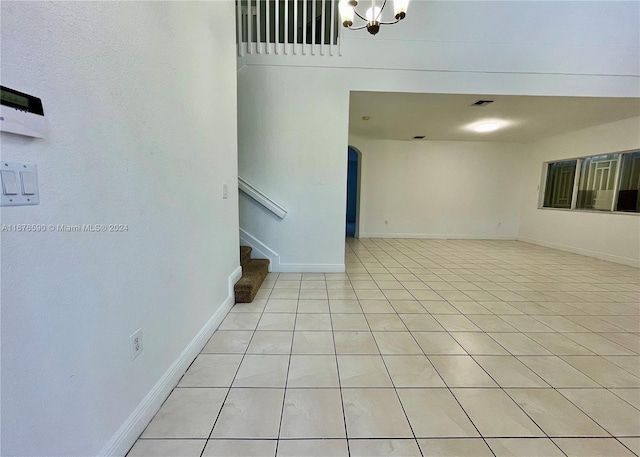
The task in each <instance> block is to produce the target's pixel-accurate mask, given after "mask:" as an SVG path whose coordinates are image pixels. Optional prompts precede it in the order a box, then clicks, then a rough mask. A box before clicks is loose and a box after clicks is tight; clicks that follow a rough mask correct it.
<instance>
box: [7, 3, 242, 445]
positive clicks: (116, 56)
mask: <svg viewBox="0 0 640 457" xmlns="http://www.w3.org/2000/svg"><path fill="white" fill-rule="evenodd" d="M1 8H2V85H4V86H8V87H11V88H15V89H17V90H20V91H23V92H27V93H31V94H34V95H36V96H38V97H41V98H42V101H43V104H44V111H45V114H46V119H47V122H48V135H47V138H46V139H44V140H36V139H29V138H26V137H20V136H16V135H12V134H6V133H2V134H1V140H2V160H5V161H24V162H29V163H35V164H37V166H38V173H39V181H40V192H41V195H40V205H39V206H28V207H13V208H2V211H1V213H0V214H1V216H2V224H45V225H49V224H54V225H57V224H69V225H75V224H126V225H127V226H128V231H126V232H121V233H86V232H85V233H61V232H54V231H51V230H48V231H47V232H45V233H7V232H3V233H2V234H1V236H2V455H7V456H9V455H12V456H13V455H37V456H43V455H50V456H53V455H64V456H89V455H91V456H93V455H97V454H98V453H99V452H100V451H101V449H102V448H103V447H104V446H105V445H106V444H107V443H108V442H109V440H110V439H111V438H112V437H113V436H114V434H116V432H117V430H118V429H119V428H120V427H121V425H122V424H123V423H124V422H125V421H126V419H127V418H128V417H129V415H130V414H131V413H132V412H133V411H134V410H135V408H136V407H137V406H138V405H139V404H140V402H141V401H142V400H143V398H144V397H145V396H146V395H147V394H148V393H149V392H150V391H151V390H152V388H153V386H154V385H155V384H156V383H157V382H158V380H159V379H161V378H162V376H163V375H164V374H165V373H166V372H167V370H168V369H169V367H170V366H171V365H172V364H173V363H174V362H175V361H176V359H177V358H178V357H179V356H180V354H181V353H182V352H183V351H184V350H185V348H186V347H187V346H188V345H189V343H190V342H192V340H193V339H194V337H195V336H196V334H198V332H199V331H200V330H201V329H202V328H203V326H204V325H205V324H206V323H207V321H208V320H209V319H210V318H211V317H212V315H213V314H214V313H215V312H216V310H218V309H219V308H220V307H221V306H222V304H223V303H224V302H225V300H226V299H227V297H228V278H229V275H231V274H232V273H233V272H234V270H235V269H236V268H237V267H238V223H237V217H238V206H237V204H238V203H237V194H236V193H235V192H234V191H233V189H235V186H236V179H237V168H236V167H237V162H236V157H237V155H236V154H237V144H236V142H237V139H236V71H235V70H236V68H235V46H234V44H235V38H234V36H235V35H234V33H235V29H234V27H235V25H234V21H233V17H234V16H233V14H234V12H233V4H232V3H231V2H193V3H192V2H185V3H182V2H175V3H171V2H57V3H48V2H2V5H1ZM223 183H227V184H229V187H230V189H231V191H230V192H229V199H228V200H223V199H222V186H223ZM138 328H142V335H143V342H144V352H143V353H142V354H141V355H140V356H139V357H138V358H137V359H136V360H135V361H132V360H131V357H130V354H129V335H131V334H132V333H133V332H134V331H135V330H137V329H138Z"/></svg>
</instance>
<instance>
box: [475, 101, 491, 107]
mask: <svg viewBox="0 0 640 457" xmlns="http://www.w3.org/2000/svg"><path fill="white" fill-rule="evenodd" d="M491 103H493V100H478V101H477V102H475V103H472V104H471V106H487V105H490V104H491Z"/></svg>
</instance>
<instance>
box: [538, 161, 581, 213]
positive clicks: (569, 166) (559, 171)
mask: <svg viewBox="0 0 640 457" xmlns="http://www.w3.org/2000/svg"><path fill="white" fill-rule="evenodd" d="M577 163H578V161H577V160H570V161H567V162H555V163H550V164H549V167H548V169H547V189H546V191H545V195H544V206H545V208H571V198H572V197H573V182H574V180H575V175H576V165H577Z"/></svg>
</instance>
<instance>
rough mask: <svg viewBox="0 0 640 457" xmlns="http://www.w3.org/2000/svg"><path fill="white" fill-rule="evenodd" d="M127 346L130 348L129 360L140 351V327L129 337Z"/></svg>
mask: <svg viewBox="0 0 640 457" xmlns="http://www.w3.org/2000/svg"><path fill="white" fill-rule="evenodd" d="M129 346H130V348H131V360H134V359H135V358H136V357H138V356H139V355H140V353H142V329H141V328H139V329H138V330H136V331H135V332H134V333H133V334H132V335H131V336H130V337H129Z"/></svg>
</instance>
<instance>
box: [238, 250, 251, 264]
mask: <svg viewBox="0 0 640 457" xmlns="http://www.w3.org/2000/svg"><path fill="white" fill-rule="evenodd" d="M252 250H253V249H252V248H251V247H249V246H240V266H243V267H244V266H245V265H246V264H247V262H249V261H250V260H251V251H252Z"/></svg>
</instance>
